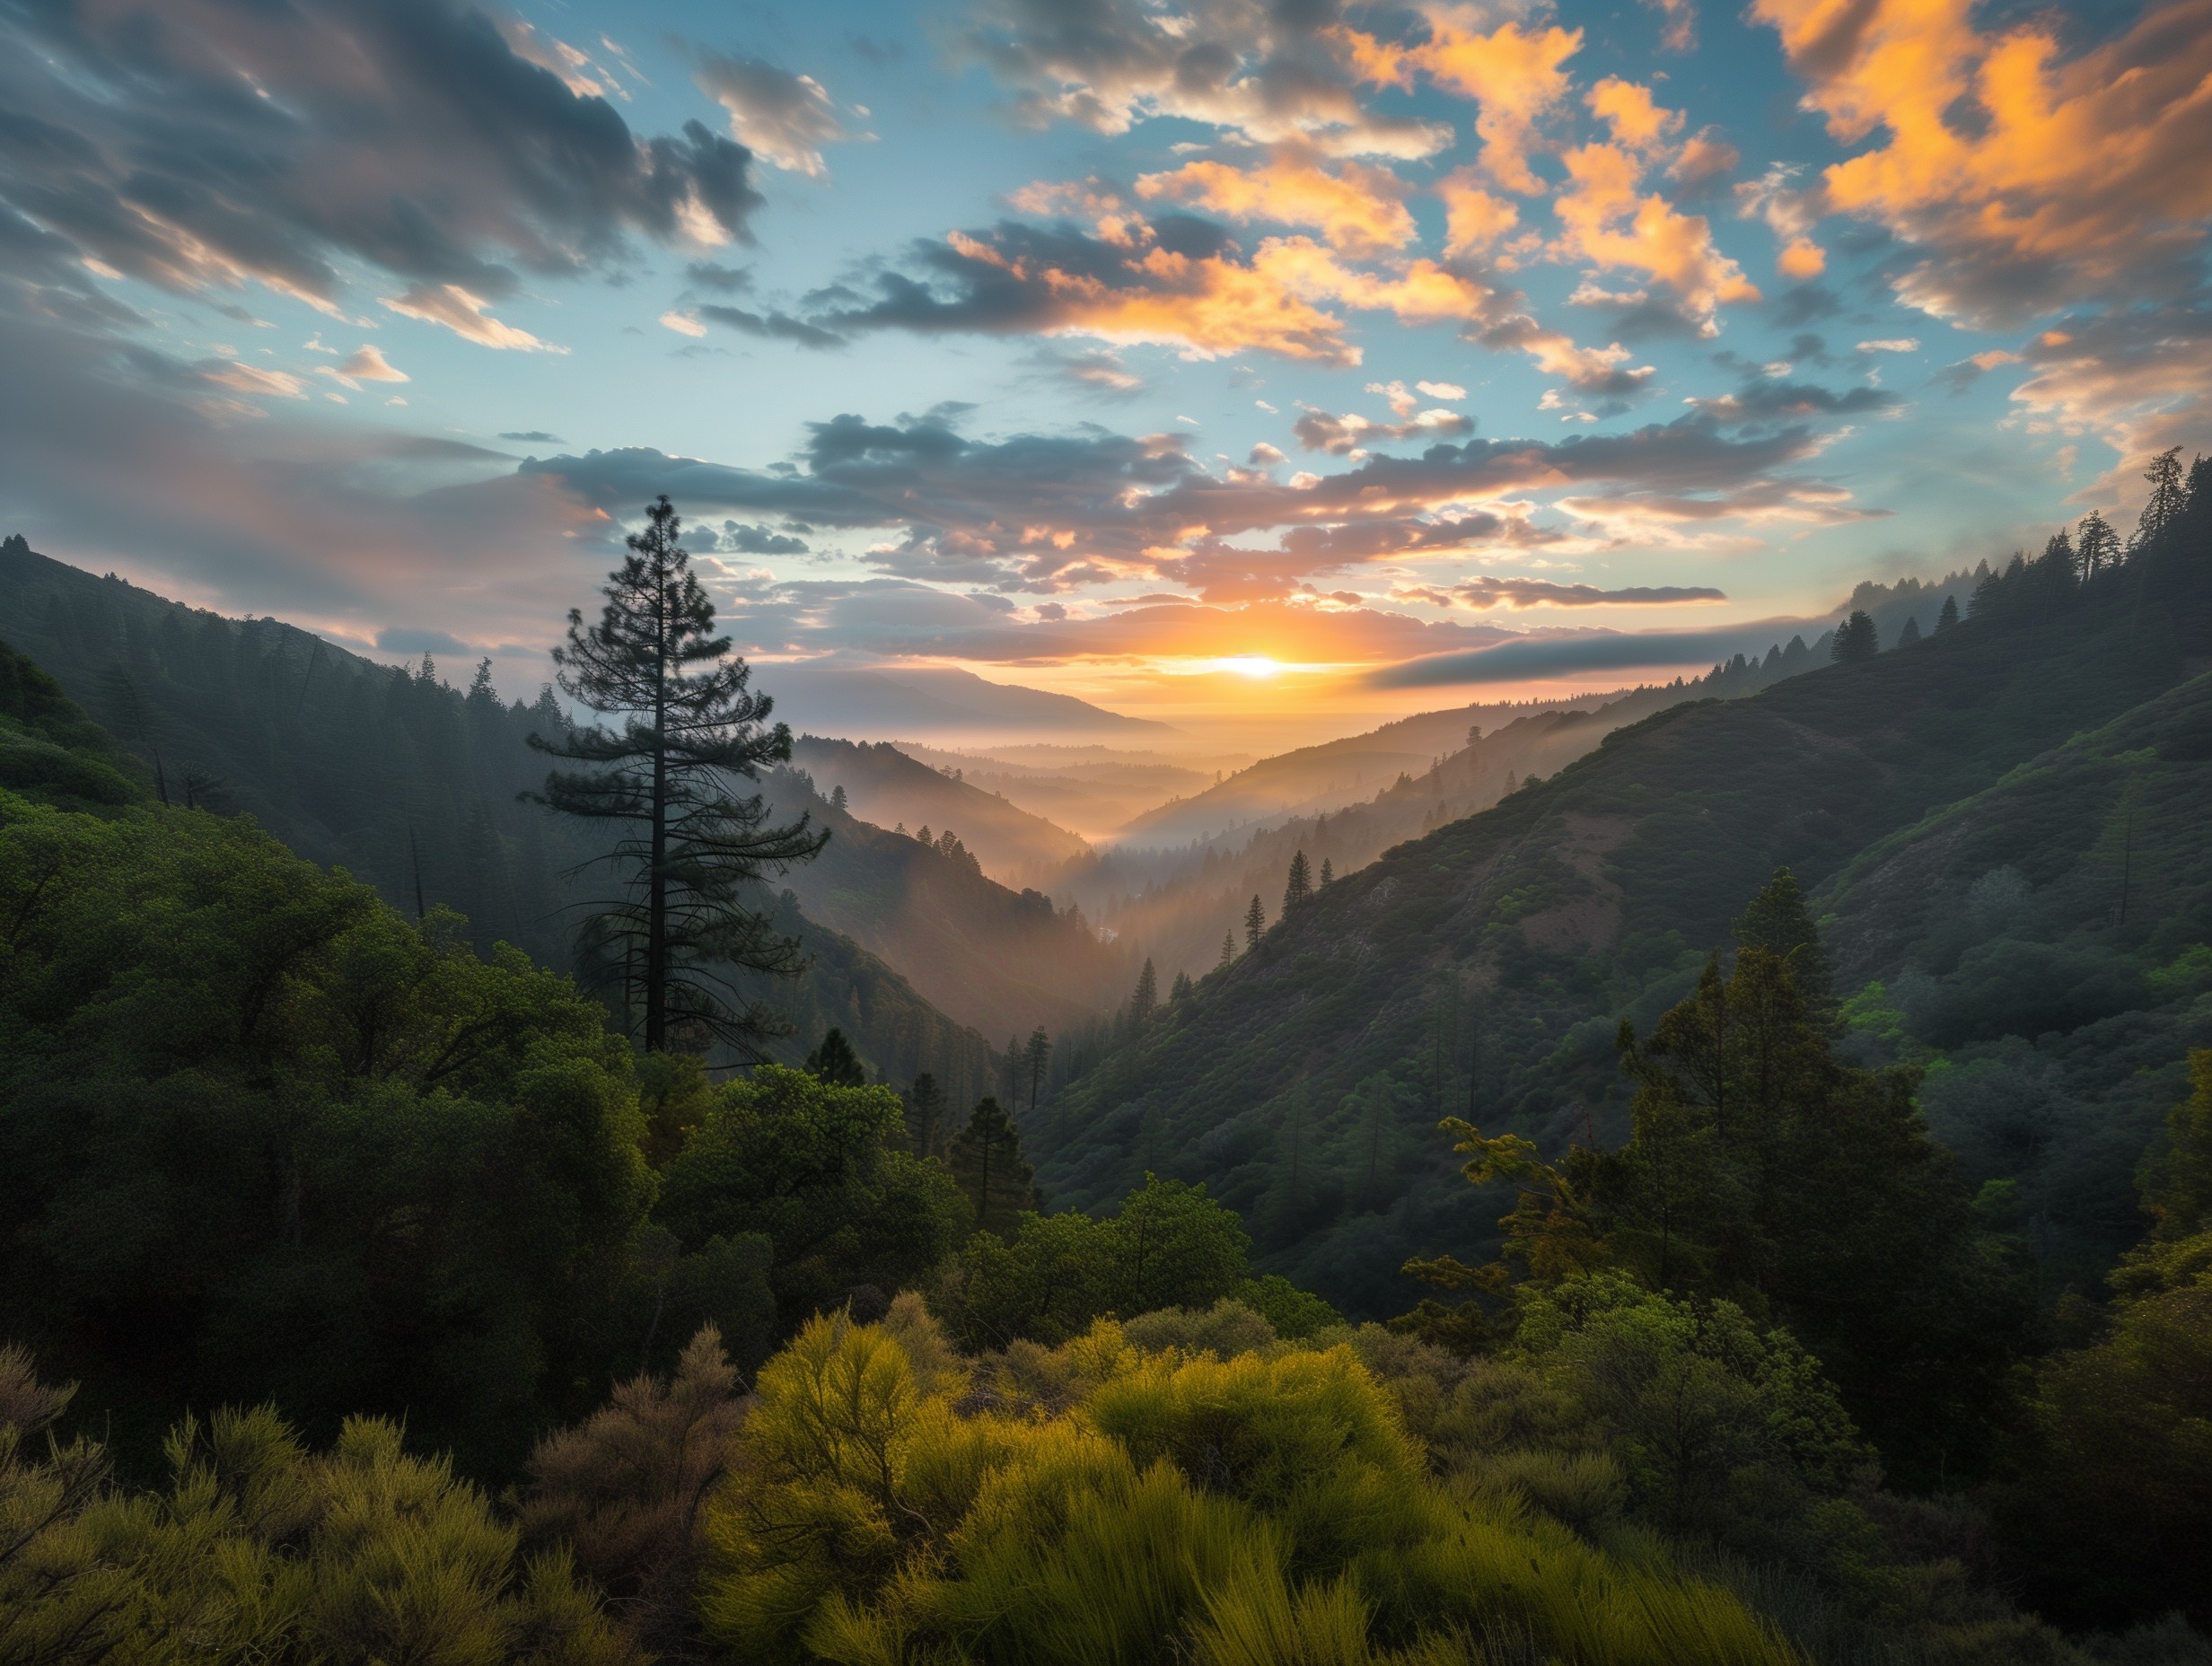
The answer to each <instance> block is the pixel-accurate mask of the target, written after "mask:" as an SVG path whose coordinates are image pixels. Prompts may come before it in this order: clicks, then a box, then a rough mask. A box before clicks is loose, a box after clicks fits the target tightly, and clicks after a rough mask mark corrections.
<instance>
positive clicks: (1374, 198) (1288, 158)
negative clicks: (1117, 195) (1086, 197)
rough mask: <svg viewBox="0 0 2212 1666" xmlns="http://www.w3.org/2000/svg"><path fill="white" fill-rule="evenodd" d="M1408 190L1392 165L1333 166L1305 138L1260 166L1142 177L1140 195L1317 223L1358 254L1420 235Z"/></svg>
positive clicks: (1192, 165)
mask: <svg viewBox="0 0 2212 1666" xmlns="http://www.w3.org/2000/svg"><path fill="white" fill-rule="evenodd" d="M1405 193H1406V187H1405V185H1404V184H1403V182H1402V181H1400V180H1399V178H1398V176H1397V175H1395V174H1393V173H1391V171H1389V170H1388V169H1386V168H1364V167H1361V166H1360V165H1359V164H1358V163H1356V162H1344V163H1341V164H1339V166H1338V167H1337V169H1336V170H1335V171H1333V172H1332V171H1330V170H1329V169H1327V168H1324V167H1322V166H1321V165H1320V163H1319V162H1318V160H1317V159H1316V157H1315V155H1314V153H1313V152H1312V148H1311V147H1310V146H1308V145H1303V144H1299V145H1277V146H1276V148H1275V153H1274V154H1273V155H1272V156H1271V157H1270V158H1269V159H1268V161H1267V162H1264V163H1262V164H1260V166H1258V167H1253V168H1245V169H1239V168H1233V167H1231V166H1229V165H1228V164H1227V163H1226V162H1186V163H1184V164H1183V166H1182V167H1181V168H1179V169H1177V170H1176V171H1173V172H1172V173H1147V174H1141V175H1139V176H1138V178H1137V195H1138V196H1139V197H1145V198H1146V199H1147V200H1150V201H1166V202H1175V203H1184V204H1187V205H1189V206H1193V207H1198V208H1210V209H1212V210H1213V211H1214V212H1215V213H1216V214H1219V215H1226V216H1227V217H1228V218H1230V219H1232V220H1263V221H1270V222H1273V223H1275V224H1280V225H1304V226H1312V228H1313V229H1314V230H1316V231H1318V232H1321V236H1322V238H1323V239H1324V240H1325V241H1327V242H1328V243H1329V244H1330V246H1331V247H1332V248H1336V249H1339V250H1346V251H1347V252H1350V253H1355V254H1372V253H1375V252H1378V251H1381V250H1391V249H1402V248H1404V247H1405V246H1406V244H1408V243H1409V242H1411V241H1413V240H1414V237H1415V235H1416V230H1415V227H1414V224H1413V216H1412V215H1410V214H1408V213H1407V212H1406V206H1405V203H1404V202H1403V200H1402V198H1403V197H1404V196H1405Z"/></svg>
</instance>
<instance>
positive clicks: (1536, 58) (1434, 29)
mask: <svg viewBox="0 0 2212 1666" xmlns="http://www.w3.org/2000/svg"><path fill="white" fill-rule="evenodd" d="M1461 19H1462V14H1461V13H1456V12H1446V11H1444V10H1442V9H1438V10H1436V11H1435V12H1432V13H1429V15H1428V18H1427V38H1426V39H1422V40H1418V41H1416V42H1413V43H1410V44H1405V45H1400V44H1397V43H1394V42H1391V41H1386V40H1382V39H1378V38H1376V37H1375V36H1374V35H1369V34H1363V33H1361V32H1359V31H1356V30H1349V29H1347V30H1345V31H1343V33H1342V38H1343V39H1344V40H1345V42H1346V44H1347V47H1348V48H1349V49H1350V52H1351V56H1352V60H1353V62H1354V64H1355V65H1356V66H1357V69H1358V71H1359V74H1360V76H1361V78H1362V79H1363V80H1365V81H1367V82H1370V83H1374V84H1377V85H1383V86H1405V87H1410V86H1411V85H1412V84H1413V82H1414V79H1415V77H1416V76H1417V75H1421V76H1426V78H1427V79H1428V80H1429V81H1431V82H1432V83H1435V85H1437V86H1440V87H1442V88H1444V90H1445V91H1447V92H1456V93H1458V94H1459V95H1460V96H1461V97H1462V98H1470V99H1473V100H1475V101H1477V103H1478V104H1479V106H1480V107H1481V108H1480V110H1479V114H1478V115H1477V116H1476V117H1475V135H1476V136H1477V137H1478V138H1479V139H1480V140H1481V141H1482V153H1481V163H1482V167H1483V168H1484V170H1485V171H1488V174H1489V175H1490V177H1491V178H1492V179H1494V180H1497V182H1498V183H1499V184H1500V185H1503V186H1504V187H1505V189H1508V190H1513V191H1519V192H1522V193H1523V195H1526V196H1535V195H1536V194H1537V193H1539V192H1540V191H1541V190H1542V189H1543V182H1542V181H1541V180H1539V179H1538V178H1537V177H1536V175H1535V174H1534V173H1533V172H1532V171H1531V170H1530V168H1529V150H1530V148H1531V145H1532V143H1533V141H1534V139H1535V136H1536V129H1537V126H1538V124H1539V123H1540V121H1541V120H1542V119H1543V118H1544V117H1545V116H1547V115H1548V114H1549V113H1550V111H1551V110H1553V109H1554V108H1555V107H1557V106H1558V104H1560V103H1561V102H1562V101H1564V100H1565V99H1566V97H1567V90H1568V80H1567V71H1566V69H1565V68H1564V67H1563V66H1565V64H1566V62H1567V59H1568V58H1570V57H1574V55H1575V54H1576V52H1578V51H1580V50H1581V49H1582V31H1580V30H1578V29H1576V30H1567V29H1560V28H1558V27H1557V26H1556V25H1555V26H1551V27H1548V28H1540V29H1523V28H1522V26H1521V25H1520V24H1519V23H1517V22H1505V23H1500V24H1499V25H1498V26H1497V28H1496V29H1494V30H1492V31H1489V32H1488V33H1487V34H1485V33H1483V32H1482V31H1480V30H1479V29H1475V28H1472V27H1470V26H1469V25H1468V24H1467V23H1465V22H1462V21H1461Z"/></svg>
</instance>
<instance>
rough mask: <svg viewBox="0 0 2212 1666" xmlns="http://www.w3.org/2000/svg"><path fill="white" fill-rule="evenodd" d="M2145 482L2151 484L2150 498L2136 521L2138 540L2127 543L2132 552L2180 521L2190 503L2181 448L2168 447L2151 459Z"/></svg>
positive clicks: (2145, 502)
mask: <svg viewBox="0 0 2212 1666" xmlns="http://www.w3.org/2000/svg"><path fill="white" fill-rule="evenodd" d="M2143 478H2145V479H2146V480H2147V481H2149V482H2150V487H2151V495H2149V496H2148V497H2146V498H2145V499H2144V500H2143V513H2142V514H2141V515H2140V516H2138V517H2137V520H2136V523H2135V536H2134V537H2133V538H2131V539H2129V540H2128V548H2129V550H2130V551H2133V550H2137V549H2141V548H2143V547H2144V546H2145V545H2146V544H2148V543H2150V542H2151V540H2152V539H2155V538H2156V537H2157V536H2158V535H2159V534H2160V533H2161V532H2163V531H2164V530H2166V528H2167V527H2169V526H2171V525H2172V524H2173V522H2175V521H2177V520H2179V519H2180V518H2181V511H2182V510H2183V508H2185V507H2186V506H2187V504H2188V501H2189V495H2188V493H2187V492H2186V491H2185V490H2184V489H2183V487H2182V485H2181V447H2180V446H2178V445H2171V446H2168V447H2167V448H2166V449H2165V450H2164V451H2163V452H2159V453H2158V455H2157V456H2155V457H2154V458H2152V459H2151V465H2150V467H2149V468H2147V469H2145V470H2144V471H2143Z"/></svg>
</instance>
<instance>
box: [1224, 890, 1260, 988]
mask: <svg viewBox="0 0 2212 1666" xmlns="http://www.w3.org/2000/svg"><path fill="white" fill-rule="evenodd" d="M1254 900H1255V901H1257V900H1258V899H1254ZM1235 959H1236V934H1235V933H1233V932H1224V933H1222V934H1221V959H1220V960H1218V961H1216V963H1215V969H1216V971H1218V970H1220V969H1222V968H1223V967H1225V966H1227V965H1228V964H1229V963H1230V962H1231V961H1232V960H1235Z"/></svg>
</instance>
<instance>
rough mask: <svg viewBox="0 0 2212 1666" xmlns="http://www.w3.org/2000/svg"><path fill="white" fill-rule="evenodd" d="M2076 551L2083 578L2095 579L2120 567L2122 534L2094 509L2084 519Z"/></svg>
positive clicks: (2075, 545)
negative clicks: (2113, 567) (2109, 570)
mask: <svg viewBox="0 0 2212 1666" xmlns="http://www.w3.org/2000/svg"><path fill="white" fill-rule="evenodd" d="M2074 551H2075V558H2076V560H2078V561H2079V562H2080V563H2081V569H2082V577H2083V578H2084V579H2093V578H2094V577H2096V575H2097V574H2100V573H2102V572H2103V571H2104V569H2105V568H2107V567H2111V566H2119V565H2120V534H2119V533H2117V532H2115V531H2114V530H2112V526H2111V522H2109V521H2107V520H2106V519H2105V518H2104V517H2103V516H2102V514H2100V513H2097V512H2096V511H2095V510H2094V509H2092V510H2091V511H2090V512H2089V513H2087V514H2085V515H2084V516H2083V517H2082V523H2081V527H2080V529H2079V531H2078V534H2077V536H2076V539H2075V540H2074Z"/></svg>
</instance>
